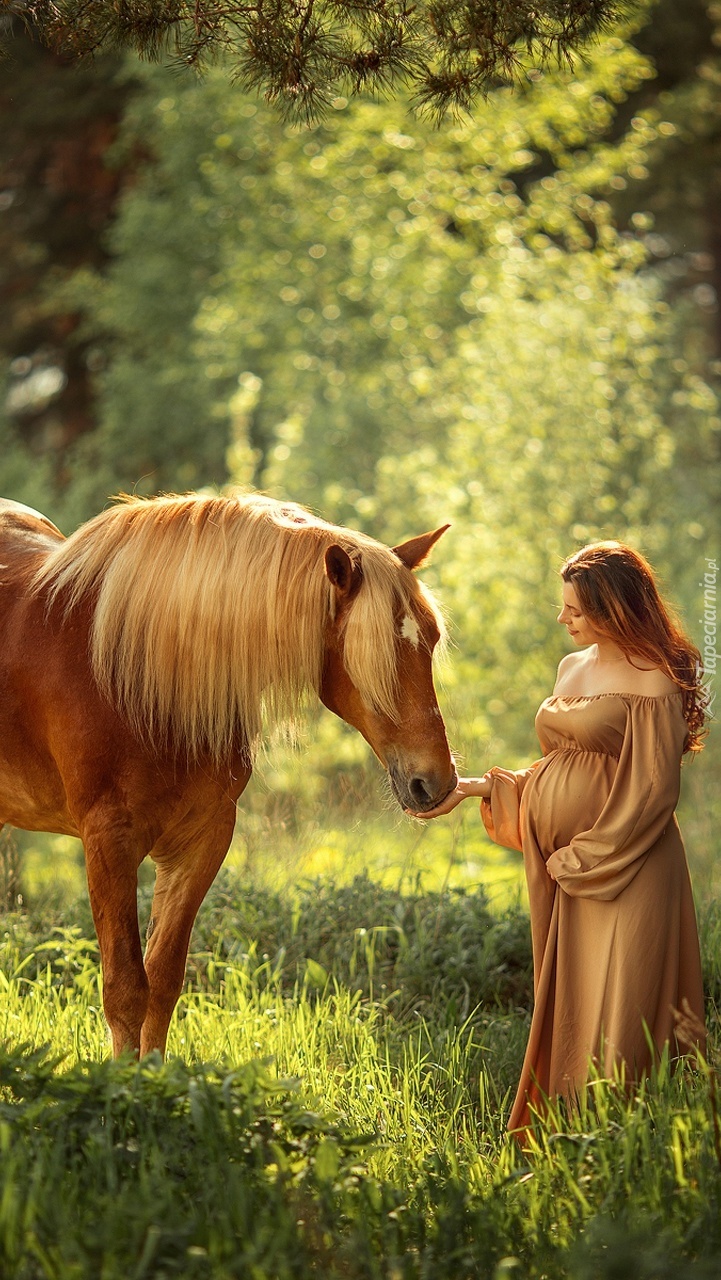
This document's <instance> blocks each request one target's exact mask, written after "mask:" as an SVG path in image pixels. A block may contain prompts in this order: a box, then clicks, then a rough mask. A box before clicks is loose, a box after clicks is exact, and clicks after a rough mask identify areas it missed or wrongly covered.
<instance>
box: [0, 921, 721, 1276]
mask: <svg viewBox="0 0 721 1280" xmlns="http://www.w3.org/2000/svg"><path fill="white" fill-rule="evenodd" d="M59 941H60V940H59ZM78 941H79V938H78V937H75V943H77V942H78ZM70 952H72V954H73V955H74V956H75V957H76V959H75V960H74V961H73V965H74V967H75V972H76V974H77V975H78V977H79V976H80V974H81V973H82V972H83V964H82V963H80V962H79V961H78V960H77V956H78V954H79V952H78V948H77V946H76V947H75V949H74V950H73V947H71V948H70ZM8 962H10V963H12V961H11V957H10V953H9V951H8V950H7V949H6V950H5V952H4V955H3V959H2V972H3V976H4V992H3V1003H2V1023H3V1034H4V1035H5V1036H7V1032H8V1028H9V1027H10V1026H12V1025H15V1027H16V1028H17V1030H21V1029H24V1030H25V1031H26V1032H28V1031H29V1030H30V1029H31V1028H32V1027H34V1026H39V1025H40V1024H39V1022H38V1013H37V1006H38V1005H39V1003H40V1002H43V1001H46V1000H47V999H48V994H49V992H48V988H47V986H46V985H45V984H44V983H43V981H42V975H41V974H40V973H38V976H37V977H36V978H29V977H26V976H24V975H23V974H22V973H21V974H19V975H18V976H17V977H13V976H11V975H10V973H9V971H8ZM706 963H707V965H711V966H715V968H716V969H717V970H718V969H719V967H720V963H719V955H718V951H716V952H715V953H713V954H712V953H709V954H708V955H707V957H706ZM26 972H27V971H26ZM222 974H225V977H224V978H222V980H221V982H220V983H219V985H218V986H217V987H216V989H215V990H214V991H211V990H208V991H207V992H202V993H201V992H198V993H195V994H192V995H190V996H189V997H187V998H186V999H185V1000H184V1002H183V1008H182V1010H181V1012H180V1016H179V1018H178V1019H177V1020H176V1023H175V1027H174V1032H173V1036H174V1038H173V1051H175V1052H177V1051H178V1050H180V1052H181V1053H182V1055H183V1058H185V1059H186V1060H185V1061H183V1060H180V1059H178V1058H172V1059H171V1060H170V1061H169V1062H168V1063H167V1064H166V1065H165V1066H163V1065H162V1064H161V1063H160V1062H159V1060H158V1059H157V1058H153V1057H151V1058H148V1059H146V1060H145V1061H144V1062H143V1063H141V1064H140V1065H138V1064H135V1063H130V1062H119V1063H112V1062H108V1061H104V1062H99V1061H97V1060H96V1061H88V1060H87V1053H86V1055H85V1059H86V1060H85V1061H80V1062H78V1063H77V1065H74V1066H70V1067H67V1066H62V1067H61V1064H59V1062H58V1060H57V1057H55V1058H53V1057H50V1056H49V1055H48V1051H47V1050H38V1049H37V1048H34V1047H31V1045H30V1044H26V1045H25V1047H21V1048H7V1047H6V1048H5V1049H4V1050H3V1052H2V1054H0V1150H2V1160H0V1266H1V1268H2V1273H3V1276H7V1277H8V1280H36V1278H38V1280H39V1278H40V1277H42V1278H43V1280H45V1278H46V1277H47V1280H50V1278H51V1277H59V1276H61V1277H65V1276H73V1277H74V1278H75V1280H86V1277H87V1280H95V1278H96V1277H97V1276H98V1275H103V1276H107V1277H111V1278H114V1277H118V1278H119V1277H125V1276H128V1275H135V1276H143V1277H148V1278H151V1277H152V1278H153V1280H155V1278H157V1280H160V1278H161V1277H168V1276H173V1275H178V1276H183V1277H191V1278H192V1280H211V1277H212V1278H213V1280H216V1278H217V1277H219V1276H223V1277H234V1276H246V1275H248V1274H252V1275H253V1276H256V1277H259V1278H260V1280H263V1278H265V1277H267V1278H268V1280H270V1278H271V1277H273V1278H274V1280H275V1278H276V1277H298V1278H299V1280H300V1278H302V1280H305V1278H306V1277H308V1278H310V1277H311V1276H313V1275H318V1274H322V1275H324V1276H327V1277H328V1280H336V1277H337V1278H338V1280H340V1277H346V1278H348V1277H350V1280H371V1278H375V1277H380V1276H395V1277H403V1280H421V1277H422V1278H423V1280H446V1278H447V1277H448V1276H449V1275H450V1274H452V1275H453V1276H454V1277H455V1276H458V1277H461V1280H476V1278H477V1277H479V1276H487V1277H488V1278H489V1280H500V1277H503V1276H512V1275H522V1276H527V1277H529V1280H541V1277H554V1280H555V1278H556V1277H557V1278H558V1280H565V1278H566V1277H568V1280H578V1278H583V1277H591V1276H592V1277H594V1280H595V1278H596V1277H599V1278H601V1280H612V1278H613V1280H617V1278H618V1276H629V1277H634V1280H635V1277H637V1276H641V1277H648V1280H652V1278H655V1277H658V1276H660V1277H664V1276H668V1277H671V1276H676V1275H680V1276H682V1277H684V1278H686V1280H702V1278H703V1280H705V1278H706V1277H709V1280H710V1277H712V1276H714V1275H715V1274H716V1269H717V1257H718V1250H719V1247H720V1246H721V1237H720V1236H719V1222H720V1221H721V1216H720V1215H719V1208H720V1207H721V1205H720V1203H719V1197H720V1195H721V1149H720V1148H719V1140H718V1131H717V1128H716V1126H717V1125H718V1119H719V1117H718V1109H717V1102H716V1094H715V1092H714V1090H715V1087H716V1086H715V1078H714V1076H713V1073H712V1071H711V1070H710V1069H709V1068H708V1067H706V1066H705V1065H704V1064H700V1066H699V1067H698V1069H696V1070H687V1071H679V1072H677V1073H676V1074H675V1075H673V1076H672V1075H670V1074H669V1070H668V1062H667V1061H666V1060H662V1062H661V1063H660V1066H659V1068H658V1070H657V1071H656V1072H655V1074H654V1077H653V1078H652V1079H651V1080H649V1081H646V1082H644V1083H643V1084H642V1085H641V1086H639V1087H638V1088H636V1089H635V1090H634V1091H633V1092H632V1093H631V1094H629V1092H628V1091H627V1090H626V1089H625V1087H624V1086H623V1083H622V1082H621V1081H620V1080H613V1079H611V1080H605V1079H600V1078H598V1076H596V1075H593V1074H592V1075H591V1078H590V1081H589V1085H588V1087H587V1089H586V1091H585V1092H584V1094H583V1095H582V1097H581V1098H580V1100H579V1104H578V1106H577V1108H575V1109H573V1110H572V1111H569V1110H568V1109H567V1108H566V1107H564V1106H563V1105H560V1104H555V1105H553V1106H552V1107H551V1108H550V1110H549V1113H548V1115H547V1117H546V1119H545V1120H544V1122H543V1123H539V1124H538V1125H537V1127H536V1130H535V1136H534V1138H533V1139H532V1140H530V1141H529V1145H528V1148H527V1149H526V1150H525V1151H522V1150H521V1149H520V1148H519V1147H518V1145H517V1144H516V1142H515V1141H514V1140H513V1139H510V1138H508V1137H507V1136H504V1135H503V1132H502V1124H503V1118H504V1115H505V1114H506V1113H507V1105H508V1094H507V1090H508V1086H507V1085H506V1086H504V1085H503V1084H502V1083H501V1081H502V1079H503V1077H504V1076H505V1075H509V1076H510V1077H511V1080H512V1079H513V1077H514V1076H515V1074H516V1073H517V1070H518V1066H519V1057H520V1052H521V1049H522V1041H521V1039H520V1038H519V1037H518V1036H516V1037H515V1041H514V1044H513V1049H512V1053H511V1059H512V1060H511V1061H510V1062H508V1061H506V1062H505V1063H504V1062H503V1060H502V1056H501V1050H500V1046H501V1043H502V1040H503V1037H504V1035H505V1036H506V1038H507V1033H508V1032H509V1031H512V1030H513V1028H512V1026H511V1025H509V1024H508V1023H506V1025H505V1026H499V1021H500V1020H497V1022H496V1023H495V1024H494V1023H493V1022H492V1021H489V1022H488V1024H487V1025H486V1026H485V1027H483V1028H479V1031H480V1035H481V1040H480V1041H479V1039H478V1038H477V1036H476V1035H474V1034H473V1033H472V1032H471V1033H469V1029H468V1028H463V1027H460V1028H458V1027H456V1028H454V1027H449V1026H446V1025H444V1024H442V1023H441V1024H439V1023H437V1022H434V1021H433V1020H431V1021H430V1022H428V1023H424V1024H421V1025H420V1026H419V1027H418V1029H417V1031H416V1030H411V1029H410V1028H409V1027H406V1028H405V1029H404V1028H403V1027H402V1026H401V1025H396V1024H395V1023H394V1019H393V1018H392V1017H391V1016H389V1014H388V1011H387V1009H386V1010H385V1013H384V1016H383V1017H382V1018H381V1017H380V1016H379V1015H380V1013H381V1010H380V1008H379V1007H378V1005H377V1004H374V1003H372V1002H367V1001H365V1000H361V999H359V997H358V995H357V994H356V995H353V996H350V995H349V994H348V993H344V992H343V991H342V990H341V989H336V990H334V991H331V990H330V989H329V986H328V984H326V987H325V990H324V991H323V992H318V991H316V992H314V993H312V992H311V991H310V990H309V989H308V987H306V989H305V990H302V991H301V990H298V991H297V992H296V994H295V996H294V997H285V998H283V997H282V996H281V995H280V994H279V993H278V992H277V991H276V992H273V991H271V990H270V989H268V988H267V987H266V988H265V989H263V984H262V982H260V981H259V980H258V979H257V977H252V976H251V977H249V976H248V975H246V976H245V977H241V971H240V970H233V969H232V967H228V966H226V967H225V969H223V968H219V970H218V975H217V976H218V977H221V975H222ZM234 975H235V976H234ZM62 981H63V982H64V981H65V978H64V977H63V979H62ZM50 990H51V991H52V990H56V991H64V993H65V999H66V1000H67V1001H68V1002H72V1006H73V1008H74V1016H75V1019H76V1022H78V1023H80V1024H81V1026H84V1025H86V1024H87V1023H88V1021H89V1020H92V1019H93V1018H94V1008H93V1003H92V1002H93V999H94V998H96V995H95V997H94V996H93V992H92V990H91V989H90V988H88V987H87V986H84V985H83V983H82V982H77V983H76V984H75V986H74V987H71V988H68V987H65V986H63V987H62V988H57V987H54V988H50ZM712 1028H713V1030H714V1032H716V1026H715V1023H714V1024H712ZM521 1031H523V1028H521ZM27 1038H28V1037H27V1036H26V1039H27ZM49 1038H50V1039H51V1040H52V1042H53V1047H52V1049H51V1050H50V1052H51V1053H52V1054H54V1055H57V1054H58V1053H62V1052H65V1053H67V1052H68V1051H69V1050H70V1052H71V1055H72V1049H71V1046H70V1044H69V1041H68V1039H67V1023H63V1021H62V1019H59V1018H56V1019H55V1020H54V1021H53V1022H52V1024H51V1026H50V1036H49ZM35 1043H37V1040H36V1041H35ZM712 1043H715V1041H713V1042H712ZM489 1045H490V1046H491V1050H492V1051H489ZM221 1046H222V1048H221ZM218 1049H220V1053H218ZM248 1051H250V1055H252V1054H253V1053H254V1054H255V1056H256V1058H258V1057H261V1058H262V1057H267V1056H268V1051H270V1052H271V1053H273V1055H274V1057H275V1063H274V1064H272V1065H271V1064H270V1063H269V1062H265V1063H261V1062H258V1061H257V1060H256V1061H248V1057H249V1056H250V1055H249V1052H248ZM211 1055H212V1056H213V1057H215V1058H216V1061H217V1063H218V1065H215V1066H210V1065H203V1064H204V1063H205V1062H207V1059H208V1057H209V1056H211ZM95 1056H96V1057H97V1056H98V1054H97V1050H96V1051H95ZM188 1059H189V1061H188ZM241 1062H245V1063H246V1065H243V1066H238V1063H241ZM59 1068H61V1069H59ZM509 1068H510V1069H509ZM290 1077H300V1078H295V1079H294V1078H290Z"/></svg>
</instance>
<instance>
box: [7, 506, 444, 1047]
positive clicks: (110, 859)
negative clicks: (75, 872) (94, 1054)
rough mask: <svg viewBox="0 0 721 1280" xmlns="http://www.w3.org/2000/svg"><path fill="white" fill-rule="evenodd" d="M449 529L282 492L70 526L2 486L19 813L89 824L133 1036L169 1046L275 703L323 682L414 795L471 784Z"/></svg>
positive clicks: (75, 830)
mask: <svg viewBox="0 0 721 1280" xmlns="http://www.w3.org/2000/svg"><path fill="white" fill-rule="evenodd" d="M440 532H442V530H441V531H438V532H437V533H435V534H427V535H423V536H422V537H420V538H417V539H414V540H412V541H411V542H409V543H406V544H404V546H402V547H399V548H396V549H395V551H394V552H392V551H390V550H389V549H388V548H386V547H383V546H382V545H381V544H380V543H375V542H373V541H372V540H371V539H368V538H365V537H364V536H363V535H360V534H355V533H352V532H351V531H349V530H345V529H340V528H336V527H334V526H331V525H327V524H325V523H323V522H322V521H319V520H316V519H315V518H314V517H312V516H310V515H309V514H308V513H307V512H304V511H303V510H302V508H298V507H294V506H290V505H286V506H281V504H279V503H272V502H271V501H270V500H269V499H260V498H204V497H184V498H173V497H171V498H162V499H153V500H150V501H148V502H142V501H138V500H133V501H129V502H127V503H125V504H123V505H120V506H116V507H112V508H110V509H109V510H108V511H105V512H103V513H102V514H101V515H100V516H97V517H96V518H95V519H94V520H91V521H90V522H89V523H88V524H87V525H85V526H83V528H82V529H80V530H78V532H77V533H76V534H74V535H72V537H71V538H69V539H67V540H65V539H64V538H63V536H62V534H60V533H59V531H58V530H57V529H56V528H55V526H54V525H52V524H51V523H50V521H48V520H46V519H45V517H44V516H41V515H39V514H38V513H37V512H33V511H31V510H30V509H29V508H26V507H22V506H20V505H19V504H17V503H11V502H5V501H0V620H1V621H0V627H1V632H0V634H1V637H2V640H1V644H0V825H2V824H3V823H11V824H12V825H14V826H17V827H22V828H25V829H27V830H33V831H55V832H63V833H67V834H70V835H77V836H80V838H81V839H82V841H83V844H84V847H85V855H86V867H87V877H88V888H89V893H90V902H91V906H92V910H93V918H94V920H95V925H96V928H97V932H98V939H99V943H100V952H101V959H102V965H103V982H104V1005H105V1012H106V1016H107V1019H108V1023H109V1025H110V1029H111V1032H112V1037H113V1049H114V1052H115V1053H119V1052H120V1051H121V1050H123V1049H126V1048H129V1049H132V1050H134V1051H136V1052H138V1051H140V1052H141V1053H146V1052H148V1051H150V1050H152V1049H155V1048H159V1049H161V1050H163V1049H164V1047H165V1040H166V1036H167V1030H168V1024H169V1022H170V1017H171V1015H172V1012H173V1009H174V1007H175V1004H176V1002H177V999H178V996H179V994H180V991H181V988H182V983H183V978H184V973H185V961H186V956H187V949H188V943H189V940H190V933H191V929H192V926H193V922H194V919H195V916H196V913H197V910H198V908H199V906H200V904H201V902H202V900H203V898H204V897H205V894H206V893H207V890H208V888H209V887H210V885H211V883H212V881H213V879H214V878H215V875H216V873H217V871H218V869H219V867H220V865H221V863H222V861H223V858H224V857H225V854H226V852H227V850H228V847H229V844H230V841H231V837H232V834H233V826H234V821H235V806H236V801H237V800H238V797H239V796H240V795H241V793H242V791H243V789H244V787H245V786H246V784H247V782H248V780H249V778H250V776H251V771H252V759H253V750H254V747H255V745H256V742H257V739H258V736H259V732H260V728H261V707H264V708H266V709H270V711H271V712H275V713H276V714H278V715H280V716H283V715H284V714H292V712H293V710H294V709H295V707H296V705H297V703H298V701H299V699H300V698H301V696H302V694H303V692H304V690H308V689H310V690H311V691H314V692H316V693H317V694H318V695H319V696H320V698H321V699H322V700H323V702H324V703H325V704H326V705H327V706H328V707H330V708H331V710H333V711H335V712H336V713H337V714H338V715H340V716H341V717H342V718H343V719H345V720H346V721H347V722H348V723H349V724H352V725H354V726H355V727H356V728H357V729H359V731H360V732H361V733H362V734H363V735H364V737H365V738H366V739H367V740H368V742H369V743H370V745H371V746H372V747H373V749H374V751H375V752H376V754H377V755H378V757H379V758H380V760H381V761H382V763H383V764H384V765H385V766H386V767H387V769H388V772H389V775H390V778H391V783H392V786H393V789H394V791H395V793H396V796H397V798H398V799H399V801H400V802H401V803H402V804H403V805H407V806H408V807H412V808H414V809H415V810H420V809H423V808H428V809H429V808H432V807H433V806H434V805H435V804H437V803H438V802H439V801H440V800H441V799H442V798H443V797H444V796H445V795H446V794H447V793H448V791H450V790H451V789H452V787H453V786H454V785H455V769H454V766H453V761H452V758H451V756H450V753H449V750H448V744H447V741H446V736H445V730H444V727H443V722H442V719H441V716H440V712H439V710H438V706H437V702H436V698H435V693H434V690H433V683H432V675H431V654H432V650H433V647H434V645H435V643H436V641H437V639H438V634H439V620H438V616H437V614H436V612H435V611H434V609H433V606H432V604H431V603H430V601H429V599H428V597H427V595H425V594H424V593H423V591H422V589H421V588H420V587H419V586H418V584H417V583H416V581H415V579H414V578H413V577H412V575H411V573H410V572H409V570H410V569H411V568H414V567H415V566H416V565H417V564H418V563H420V561H422V560H423V559H424V557H425V556H426V555H427V553H428V551H429V550H430V547H431V546H432V545H433V543H434V541H435V540H436V538H437V537H438V536H439V533H440ZM148 854H149V855H150V856H151V857H152V858H153V860H154V861H155V863H156V873H157V874H156V886H155V893H154V898H153V906H152V915H151V926H150V928H149V931H148V944H147V948H146V952H145V957H144V958H143V954H142V948H141V941H140V935H139V929H138V917H137V901H136V890H137V870H138V867H139V865H140V863H141V862H142V860H143V859H144V858H145V857H146V856H147V855H148Z"/></svg>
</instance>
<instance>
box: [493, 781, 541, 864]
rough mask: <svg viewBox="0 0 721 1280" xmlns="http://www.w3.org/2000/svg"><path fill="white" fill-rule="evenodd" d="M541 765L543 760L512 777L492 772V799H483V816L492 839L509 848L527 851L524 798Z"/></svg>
mask: <svg viewBox="0 0 721 1280" xmlns="http://www.w3.org/2000/svg"><path fill="white" fill-rule="evenodd" d="M540 763H541V762H540V760H536V761H535V762H534V764H532V765H529V767H528V768H527V769H521V770H519V772H518V773H513V774H511V776H510V778H509V777H508V773H507V771H505V770H504V771H503V773H501V772H500V771H499V770H498V769H489V773H490V775H491V779H492V785H491V796H490V799H489V800H485V799H483V800H481V817H482V819H483V825H484V827H485V828H486V831H487V832H488V834H489V836H490V837H491V840H493V841H495V843H496V844H501V845H503V846H504V848H506V849H518V850H519V851H522V850H523V842H522V838H521V828H520V815H521V796H522V795H523V788H524V787H525V785H526V783H527V782H528V779H529V778H530V776H531V774H532V773H533V770H534V769H535V768H536V767H537V766H538V765H539V764H540ZM504 775H505V776H504Z"/></svg>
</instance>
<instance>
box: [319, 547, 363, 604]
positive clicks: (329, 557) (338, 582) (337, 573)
mask: <svg viewBox="0 0 721 1280" xmlns="http://www.w3.org/2000/svg"><path fill="white" fill-rule="evenodd" d="M325 571H326V573H327V575H328V577H329V578H330V581H331V582H332V584H333V586H334V587H335V589H336V591H337V592H338V595H339V596H345V597H346V598H347V597H349V596H352V595H353V594H354V593H355V592H356V591H357V590H358V587H359V586H360V580H361V577H362V573H361V568H360V565H357V564H354V563H353V561H352V560H351V558H350V556H349V555H348V552H347V551H344V549H343V547H339V546H338V544H337V543H333V545H332V546H330V547H328V550H327V551H326V553H325Z"/></svg>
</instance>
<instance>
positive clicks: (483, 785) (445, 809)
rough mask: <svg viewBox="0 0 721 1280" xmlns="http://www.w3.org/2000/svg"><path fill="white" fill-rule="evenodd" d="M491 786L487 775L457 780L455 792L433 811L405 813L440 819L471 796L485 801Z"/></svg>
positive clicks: (415, 816) (418, 816)
mask: <svg viewBox="0 0 721 1280" xmlns="http://www.w3.org/2000/svg"><path fill="white" fill-rule="evenodd" d="M496 772H498V770H497V771H496ZM491 785H492V783H491V776H490V774H488V773H484V775H483V777H482V778H459V779H458V783H457V785H456V788H455V790H454V791H451V792H450V793H449V795H447V796H446V798H445V800H442V801H441V803H440V804H437V805H436V807H435V809H427V810H426V812H425V813H417V812H415V810H413V809H406V813H410V814H411V815H412V816H413V817H414V818H440V817H442V815H443V814H444V813H451V811H452V810H453V809H455V808H456V805H459V804H460V803H461V801H462V800H468V799H469V798H470V797H471V796H481V797H482V798H483V799H485V800H487V799H488V797H489V796H490V794H491Z"/></svg>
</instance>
